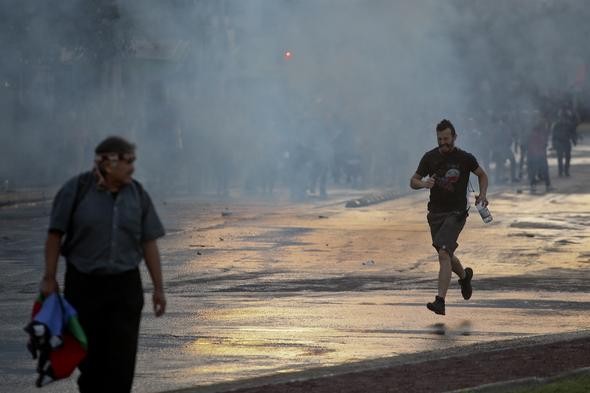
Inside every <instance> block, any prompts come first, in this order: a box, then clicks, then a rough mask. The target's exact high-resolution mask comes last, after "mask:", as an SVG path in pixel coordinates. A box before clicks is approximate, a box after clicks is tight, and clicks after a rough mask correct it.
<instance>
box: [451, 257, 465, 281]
mask: <svg viewBox="0 0 590 393" xmlns="http://www.w3.org/2000/svg"><path fill="white" fill-rule="evenodd" d="M451 266H452V268H453V272H454V273H455V274H456V275H457V276H459V278H465V269H463V265H461V261H459V258H457V257H456V256H454V255H453V257H452V258H451Z"/></svg>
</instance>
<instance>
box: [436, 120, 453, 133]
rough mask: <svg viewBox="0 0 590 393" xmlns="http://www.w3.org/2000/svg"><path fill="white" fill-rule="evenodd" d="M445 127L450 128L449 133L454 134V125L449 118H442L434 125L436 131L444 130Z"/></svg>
mask: <svg viewBox="0 0 590 393" xmlns="http://www.w3.org/2000/svg"><path fill="white" fill-rule="evenodd" d="M447 128H450V129H451V134H452V135H455V126H454V125H453V123H451V121H450V120H447V119H442V120H441V122H440V123H438V124H437V125H436V132H441V131H444V130H446V129H447Z"/></svg>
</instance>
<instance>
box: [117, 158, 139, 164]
mask: <svg viewBox="0 0 590 393" xmlns="http://www.w3.org/2000/svg"><path fill="white" fill-rule="evenodd" d="M119 159H120V160H121V161H124V162H126V163H127V164H133V163H134V162H135V156H127V157H125V156H121V157H119Z"/></svg>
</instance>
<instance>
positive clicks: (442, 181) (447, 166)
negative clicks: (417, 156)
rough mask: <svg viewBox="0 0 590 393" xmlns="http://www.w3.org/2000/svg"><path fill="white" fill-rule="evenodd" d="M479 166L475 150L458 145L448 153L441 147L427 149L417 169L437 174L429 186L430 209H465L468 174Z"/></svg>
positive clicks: (443, 210)
mask: <svg viewBox="0 0 590 393" xmlns="http://www.w3.org/2000/svg"><path fill="white" fill-rule="evenodd" d="M478 167H479V164H478V163H477V159H476V158H475V157H474V156H473V154H471V153H467V152H466V151H463V150H461V149H459V148H457V147H455V149H453V151H452V152H450V153H449V154H442V153H441V152H440V151H439V150H438V147H436V148H434V149H432V150H430V151H429V152H426V153H425V154H424V156H423V157H422V159H421V160H420V164H419V165H418V169H417V170H416V173H417V174H419V175H420V176H422V177H426V176H430V177H433V176H434V178H435V185H434V187H432V188H431V189H430V202H428V211H430V212H433V213H440V212H450V211H463V210H465V209H466V208H467V183H468V182H469V175H470V173H471V172H473V171H475V170H476V169H477V168H478Z"/></svg>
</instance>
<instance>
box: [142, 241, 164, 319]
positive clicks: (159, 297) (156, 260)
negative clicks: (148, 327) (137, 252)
mask: <svg viewBox="0 0 590 393" xmlns="http://www.w3.org/2000/svg"><path fill="white" fill-rule="evenodd" d="M143 257H144V259H145V264H146V266H147V268H148V271H149V273H150V277H151V279H152V284H153V286H154V293H153V294H152V302H153V304H154V314H156V317H159V316H161V315H164V313H165V312H166V296H165V295H164V283H163V279H162V266H161V264H160V251H159V250H158V244H157V243H156V240H149V241H147V242H145V243H143Z"/></svg>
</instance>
